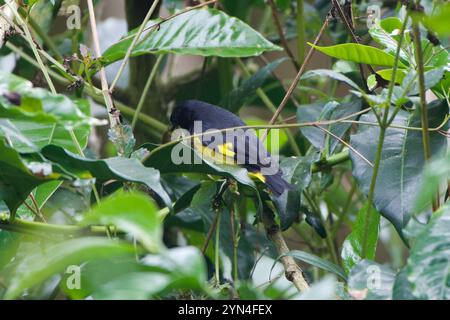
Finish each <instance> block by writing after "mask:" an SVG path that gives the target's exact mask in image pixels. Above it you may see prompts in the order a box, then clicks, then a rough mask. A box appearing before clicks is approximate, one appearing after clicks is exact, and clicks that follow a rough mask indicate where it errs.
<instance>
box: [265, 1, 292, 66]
mask: <svg viewBox="0 0 450 320" xmlns="http://www.w3.org/2000/svg"><path fill="white" fill-rule="evenodd" d="M268 2H269V5H270V9H271V10H272V17H273V22H274V23H275V27H276V28H277V31H278V36H279V37H280V41H281V45H282V46H283V48H284V50H286V54H287V55H288V56H289V58H291V61H292V63H293V64H294V66H295V69H297V71H298V70H299V69H300V65H299V64H298V62H297V59H296V58H295V56H294V54H293V53H292V50H291V48H289V44H288V42H287V40H286V37H285V35H284V30H283V26H282V25H281V21H280V17H279V16H278V8H277V5H276V4H275V2H274V1H273V0H268Z"/></svg>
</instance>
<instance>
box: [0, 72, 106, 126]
mask: <svg viewBox="0 0 450 320" xmlns="http://www.w3.org/2000/svg"><path fill="white" fill-rule="evenodd" d="M0 118H9V119H16V120H29V121H36V122H39V123H56V122H58V123H63V124H65V125H66V126H71V127H77V126H78V125H80V124H82V123H97V121H96V120H95V119H92V118H89V117H88V116H87V115H86V114H85V113H83V112H82V111H81V110H80V106H79V105H78V104H77V102H76V100H75V101H72V100H71V99H70V98H68V97H66V96H64V95H62V94H52V93H51V92H49V91H47V90H45V89H42V88H33V86H32V84H31V82H29V81H28V80H25V79H23V78H20V77H18V76H16V75H13V74H10V73H4V72H0Z"/></svg>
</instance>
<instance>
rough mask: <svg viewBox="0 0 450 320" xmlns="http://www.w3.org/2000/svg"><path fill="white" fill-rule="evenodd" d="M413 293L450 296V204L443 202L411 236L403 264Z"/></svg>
mask: <svg viewBox="0 0 450 320" xmlns="http://www.w3.org/2000/svg"><path fill="white" fill-rule="evenodd" d="M406 270H407V271H406V272H407V274H408V280H409V282H410V283H411V285H412V294H413V295H414V296H415V297H416V298H419V299H428V300H448V299H450V207H449V206H448V205H445V206H444V207H442V208H441V209H440V210H439V212H436V213H435V214H434V215H433V217H432V219H431V221H430V222H429V223H428V224H427V225H426V226H425V227H424V228H423V230H422V231H421V232H420V233H419V235H418V236H417V237H416V239H415V240H414V243H413V246H412V248H411V253H410V256H409V258H408V263H407V267H406Z"/></svg>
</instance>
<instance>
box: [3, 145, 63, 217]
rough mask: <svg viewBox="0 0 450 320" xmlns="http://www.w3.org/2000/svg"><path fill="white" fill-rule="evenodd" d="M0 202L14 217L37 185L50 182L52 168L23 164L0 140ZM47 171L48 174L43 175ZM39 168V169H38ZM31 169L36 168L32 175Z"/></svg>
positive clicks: (17, 155)
mask: <svg viewBox="0 0 450 320" xmlns="http://www.w3.org/2000/svg"><path fill="white" fill-rule="evenodd" d="M0 154H1V157H0V200H3V201H4V202H5V203H6V205H7V206H8V208H9V210H10V212H11V213H12V214H13V215H14V214H15V213H16V210H17V209H18V208H19V206H20V204H22V202H23V201H25V199H26V198H27V197H28V195H29V194H30V192H31V191H32V190H33V189H34V188H35V187H37V186H38V185H40V184H42V183H45V182H46V181H49V180H52V177H53V178H54V177H55V176H54V175H53V172H52V166H51V164H49V163H43V162H40V163H38V162H34V163H28V164H27V163H25V162H24V161H23V160H22V158H21V157H20V155H19V154H18V153H17V151H16V150H14V149H13V148H11V147H9V146H7V145H6V143H5V142H4V141H3V139H1V138H0ZM42 166H45V168H46V169H45V170H49V172H48V174H47V173H44V171H45V170H43V169H42V168H43V167H42ZM39 167H40V168H39ZM33 168H36V171H35V173H33Z"/></svg>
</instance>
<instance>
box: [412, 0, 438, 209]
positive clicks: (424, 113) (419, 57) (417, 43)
mask: <svg viewBox="0 0 450 320" xmlns="http://www.w3.org/2000/svg"><path fill="white" fill-rule="evenodd" d="M418 4H420V2H418ZM412 29H413V35H414V49H415V57H416V65H417V72H418V76H419V97H420V106H419V109H420V117H421V120H422V144H423V155H424V158H425V161H428V160H429V159H430V158H431V147H430V133H429V132H428V109H427V101H426V95H425V76H424V74H425V68H424V64H423V52H422V43H421V39H420V29H419V24H418V22H417V21H415V20H413V27H412ZM432 207H433V211H436V210H437V209H438V208H439V193H438V194H437V195H436V196H435V197H434V199H433V203H432Z"/></svg>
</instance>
